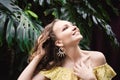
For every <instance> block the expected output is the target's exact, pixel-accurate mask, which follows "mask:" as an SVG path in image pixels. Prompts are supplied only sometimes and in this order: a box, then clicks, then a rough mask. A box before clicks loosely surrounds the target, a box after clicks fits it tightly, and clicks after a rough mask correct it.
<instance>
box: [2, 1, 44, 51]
mask: <svg viewBox="0 0 120 80" xmlns="http://www.w3.org/2000/svg"><path fill="white" fill-rule="evenodd" d="M0 3H1V4H2V8H4V9H7V12H6V15H8V22H7V26H6V27H7V29H6V40H7V43H8V46H11V47H12V46H13V45H16V43H17V45H18V46H19V48H20V50H21V51H23V52H28V53H29V51H30V50H31V48H32V46H33V45H34V43H35V40H36V39H37V37H38V36H39V34H40V32H41V30H42V28H41V27H42V26H41V25H40V22H39V23H38V22H35V21H34V20H32V19H30V17H29V16H34V17H35V18H37V17H36V16H37V15H35V14H33V12H32V11H30V10H29V14H30V15H26V14H25V13H24V12H23V11H22V9H20V8H19V7H18V6H17V5H15V4H14V3H12V2H11V1H9V0H8V1H3V2H0ZM9 14H11V15H9ZM33 22H34V23H33ZM3 26H5V25H2V27H3ZM30 30H32V31H30ZM13 39H14V41H15V43H14V42H13Z"/></svg>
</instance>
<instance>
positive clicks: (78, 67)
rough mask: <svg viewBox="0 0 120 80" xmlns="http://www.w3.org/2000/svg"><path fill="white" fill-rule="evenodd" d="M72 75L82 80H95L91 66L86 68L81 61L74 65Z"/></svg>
mask: <svg viewBox="0 0 120 80" xmlns="http://www.w3.org/2000/svg"><path fill="white" fill-rule="evenodd" d="M74 74H75V75H77V76H78V77H79V78H80V79H82V80H96V77H95V75H94V73H93V69H92V67H91V65H90V64H89V65H88V66H86V65H85V64H84V63H83V62H82V61H81V62H80V63H76V64H75V67H74Z"/></svg>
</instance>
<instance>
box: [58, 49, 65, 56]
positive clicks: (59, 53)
mask: <svg viewBox="0 0 120 80" xmlns="http://www.w3.org/2000/svg"><path fill="white" fill-rule="evenodd" d="M57 55H58V56H59V57H64V56H65V52H64V51H63V50H62V49H61V48H59V50H58V53H57Z"/></svg>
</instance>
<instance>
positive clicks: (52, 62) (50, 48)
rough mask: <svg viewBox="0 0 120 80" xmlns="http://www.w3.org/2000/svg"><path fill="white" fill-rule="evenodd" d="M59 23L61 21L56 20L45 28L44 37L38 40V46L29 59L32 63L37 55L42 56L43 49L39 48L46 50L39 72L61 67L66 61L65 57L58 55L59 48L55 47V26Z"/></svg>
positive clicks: (38, 67)
mask: <svg viewBox="0 0 120 80" xmlns="http://www.w3.org/2000/svg"><path fill="white" fill-rule="evenodd" d="M57 21H59V19H55V20H54V21H52V22H51V23H50V24H48V25H47V26H46V27H45V29H44V30H43V32H42V33H41V35H42V36H40V38H38V40H37V41H36V44H35V46H34V48H33V50H32V54H31V56H30V57H29V60H30V61H31V60H32V59H33V58H34V57H35V56H36V55H37V54H40V50H41V49H40V48H41V47H39V46H40V45H42V48H44V50H45V55H44V57H43V58H42V59H41V61H40V62H39V64H38V66H37V68H36V69H37V71H40V70H48V69H51V68H53V67H55V66H60V65H61V64H62V62H63V61H64V59H65V56H64V57H59V56H58V55H57V54H56V53H57V52H58V49H59V47H58V46H56V45H55V41H56V36H55V34H54V32H53V26H54V24H55V23H56V22H57ZM43 41H44V43H43Z"/></svg>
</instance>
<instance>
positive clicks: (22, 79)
mask: <svg viewBox="0 0 120 80" xmlns="http://www.w3.org/2000/svg"><path fill="white" fill-rule="evenodd" d="M41 58H42V57H41V55H40V54H39V55H37V56H36V57H35V58H34V59H33V60H32V61H31V62H30V64H29V65H28V66H27V67H26V68H25V69H24V70H23V72H22V73H21V75H20V76H19V77H18V80H32V78H33V73H34V71H35V69H36V66H37V65H38V63H39V61H40V60H41ZM34 80H36V79H34ZM40 80H42V79H40Z"/></svg>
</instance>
